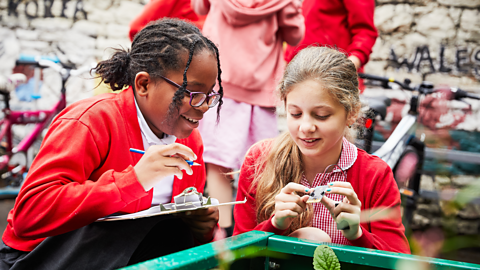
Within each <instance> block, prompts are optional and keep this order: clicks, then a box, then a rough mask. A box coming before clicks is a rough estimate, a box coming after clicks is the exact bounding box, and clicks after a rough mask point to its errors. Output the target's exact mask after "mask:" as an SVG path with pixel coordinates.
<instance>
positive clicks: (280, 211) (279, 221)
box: [272, 183, 309, 230]
mask: <svg viewBox="0 0 480 270" xmlns="http://www.w3.org/2000/svg"><path fill="white" fill-rule="evenodd" d="M296 192H299V193H309V189H308V188H307V187H305V186H303V185H300V184H297V183H288V184H287V185H286V186H285V187H284V188H282V190H281V191H280V193H279V194H278V195H277V196H275V213H274V216H273V218H272V225H273V226H275V227H276V228H277V229H280V230H285V229H287V228H289V227H290V224H291V223H292V221H293V219H295V218H296V217H298V216H299V215H300V214H301V213H303V212H304V211H305V209H306V208H307V203H306V202H307V200H308V197H309V196H308V195H303V196H302V197H300V196H299V195H297V193H296Z"/></svg>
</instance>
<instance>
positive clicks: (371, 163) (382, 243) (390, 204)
mask: <svg viewBox="0 0 480 270" xmlns="http://www.w3.org/2000/svg"><path fill="white" fill-rule="evenodd" d="M272 142H273V140H267V141H263V142H260V143H257V144H256V145H254V146H253V147H252V149H251V150H250V151H249V152H248V154H247V156H246V157H245V161H244V163H243V166H242V169H241V173H240V179H239V182H238V193H237V200H243V199H245V197H246V198H247V202H246V203H245V204H238V205H235V209H234V216H235V229H234V232H233V234H234V235H237V234H240V233H244V232H247V231H251V230H259V231H266V232H273V233H276V234H279V235H282V234H283V233H284V232H285V231H286V230H279V229H277V228H276V227H274V226H273V224H272V222H271V219H272V218H271V217H270V219H268V220H265V221H263V222H260V223H258V222H257V218H256V200H255V196H256V186H253V187H252V181H253V178H254V173H255V172H254V170H255V162H256V161H257V160H258V159H259V158H260V157H261V156H262V155H267V154H268V153H269V152H270V149H271V147H272ZM357 151H358V156H357V159H356V161H355V163H354V164H353V165H352V167H350V168H349V169H348V170H347V181H348V182H350V184H351V185H352V187H353V189H354V190H355V192H356V193H357V196H358V198H359V200H360V201H361V203H362V206H361V210H362V211H363V210H366V209H371V208H385V207H386V208H387V209H388V210H390V211H393V213H395V215H394V218H390V219H386V220H381V221H376V222H371V223H364V224H361V226H362V231H363V234H362V236H361V237H360V238H358V239H356V240H352V241H350V243H351V244H352V245H353V246H359V247H365V248H375V249H380V250H386V251H393V252H400V253H406V254H410V248H409V245H408V241H407V238H406V237H405V234H404V231H405V229H404V227H403V225H402V217H401V212H400V193H399V191H398V187H397V184H396V183H395V180H394V178H393V174H392V170H391V169H390V167H389V166H388V165H387V164H386V163H385V162H384V161H383V160H381V159H380V158H378V157H376V156H373V155H370V154H368V153H366V152H365V151H363V150H361V149H357ZM381 212H382V211H379V212H378V213H377V214H381ZM392 216H393V215H392ZM372 217H373V218H374V217H375V216H372Z"/></svg>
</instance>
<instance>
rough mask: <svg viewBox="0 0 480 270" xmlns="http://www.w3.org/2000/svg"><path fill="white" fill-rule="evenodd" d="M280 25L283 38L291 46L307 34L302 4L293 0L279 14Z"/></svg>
mask: <svg viewBox="0 0 480 270" xmlns="http://www.w3.org/2000/svg"><path fill="white" fill-rule="evenodd" d="M278 27H279V28H280V29H279V31H280V35H281V37H282V39H283V40H284V41H285V42H287V44H289V45H291V46H296V45H297V44H298V43H300V41H302V39H303V37H304V35H305V19H304V17H303V15H302V4H301V2H300V1H293V2H292V3H290V4H288V5H287V6H285V7H284V8H283V9H282V10H281V11H280V12H279V14H278Z"/></svg>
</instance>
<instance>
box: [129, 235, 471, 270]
mask: <svg viewBox="0 0 480 270" xmlns="http://www.w3.org/2000/svg"><path fill="white" fill-rule="evenodd" d="M320 244H321V243H318V242H310V241H306V240H301V239H297V238H292V237H286V236H279V235H275V234H272V233H266V232H259V231H251V232H248V233H244V234H241V235H237V236H234V237H230V238H228V239H225V240H222V241H217V242H214V243H210V244H206V245H202V246H198V247H195V248H191V249H188V250H184V251H181V252H177V253H174V254H170V255H167V256H164V257H160V258H157V259H153V260H150V261H146V262H143V263H139V264H136V265H132V266H129V267H126V268H122V269H128V270H140V269H141V270H144V269H148V270H153V269H168V270H173V269H212V268H216V267H218V265H219V260H218V258H223V259H222V261H223V262H225V263H229V264H230V269H232V270H236V269H239V270H240V269H242V270H245V269H254V270H256V269H294V270H301V269H313V265H312V262H313V253H314V251H315V249H316V248H317V246H318V245H320ZM328 246H330V247H331V248H332V250H333V251H334V252H335V254H336V255H337V257H338V260H339V261H340V263H341V268H342V270H349V269H398V267H399V266H400V265H402V266H403V267H402V268H403V269H411V270H414V269H418V268H419V267H418V266H419V264H421V263H424V264H428V265H429V267H428V269H442V270H443V269H445V270H446V269H452V270H457V269H458V270H460V269H480V265H478V264H471V263H463V262H457V261H449V260H443V259H434V258H427V257H420V256H414V255H405V254H400V253H393V252H386V251H380V250H374V249H367V248H360V247H353V246H343V245H335V244H328Z"/></svg>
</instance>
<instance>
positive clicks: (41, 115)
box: [0, 55, 94, 199]
mask: <svg viewBox="0 0 480 270" xmlns="http://www.w3.org/2000/svg"><path fill="white" fill-rule="evenodd" d="M17 65H34V66H37V67H40V68H52V69H53V70H55V71H56V72H58V73H59V74H60V76H61V79H62V87H61V90H60V98H59V100H58V101H57V102H56V103H55V104H54V105H53V107H52V108H50V109H48V110H32V111H21V110H19V111H14V110H12V109H11V108H10V98H11V96H10V93H11V91H13V90H14V88H15V85H16V84H18V82H19V81H18V80H17V81H15V82H14V81H12V79H10V81H11V82H10V83H9V84H8V83H7V84H5V85H4V87H1V86H0V96H3V103H4V108H3V109H2V112H3V114H4V117H3V119H2V120H0V141H1V145H0V198H2V199H5V198H14V197H16V196H17V195H18V192H19V191H20V188H21V186H22V184H23V180H24V178H25V177H26V173H27V172H28V164H30V163H31V162H29V160H28V156H27V151H28V150H29V149H30V148H31V147H32V146H33V145H34V143H35V141H37V139H38V138H39V137H40V135H41V134H42V132H43V130H44V129H45V128H47V127H48V125H49V124H50V122H51V121H52V120H53V118H54V117H55V115H57V114H58V113H59V112H60V111H62V110H63V109H64V108H65V107H66V104H67V101H66V83H67V80H68V79H69V78H70V77H71V76H78V75H81V74H83V73H85V72H87V71H90V70H92V68H93V67H94V66H92V65H85V66H82V67H80V68H79V69H75V68H74V67H73V66H71V65H68V66H67V65H65V64H62V63H61V62H60V61H59V60H58V59H57V58H51V57H32V56H25V55H22V56H21V57H20V58H19V59H18V60H17ZM22 75H23V74H22ZM12 76H13V77H12ZM12 76H11V77H12V78H14V79H15V78H18V77H19V76H20V75H19V74H13V75H12ZM15 76H16V77H15ZM34 94H35V95H36V96H35V98H38V95H37V94H36V93H34ZM30 124H34V127H33V130H32V131H31V132H29V134H28V135H27V136H25V137H24V138H23V139H21V141H20V142H19V143H18V144H15V146H14V139H13V137H14V135H13V131H12V126H13V125H30ZM19 160H20V162H19ZM21 161H23V162H21Z"/></svg>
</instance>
